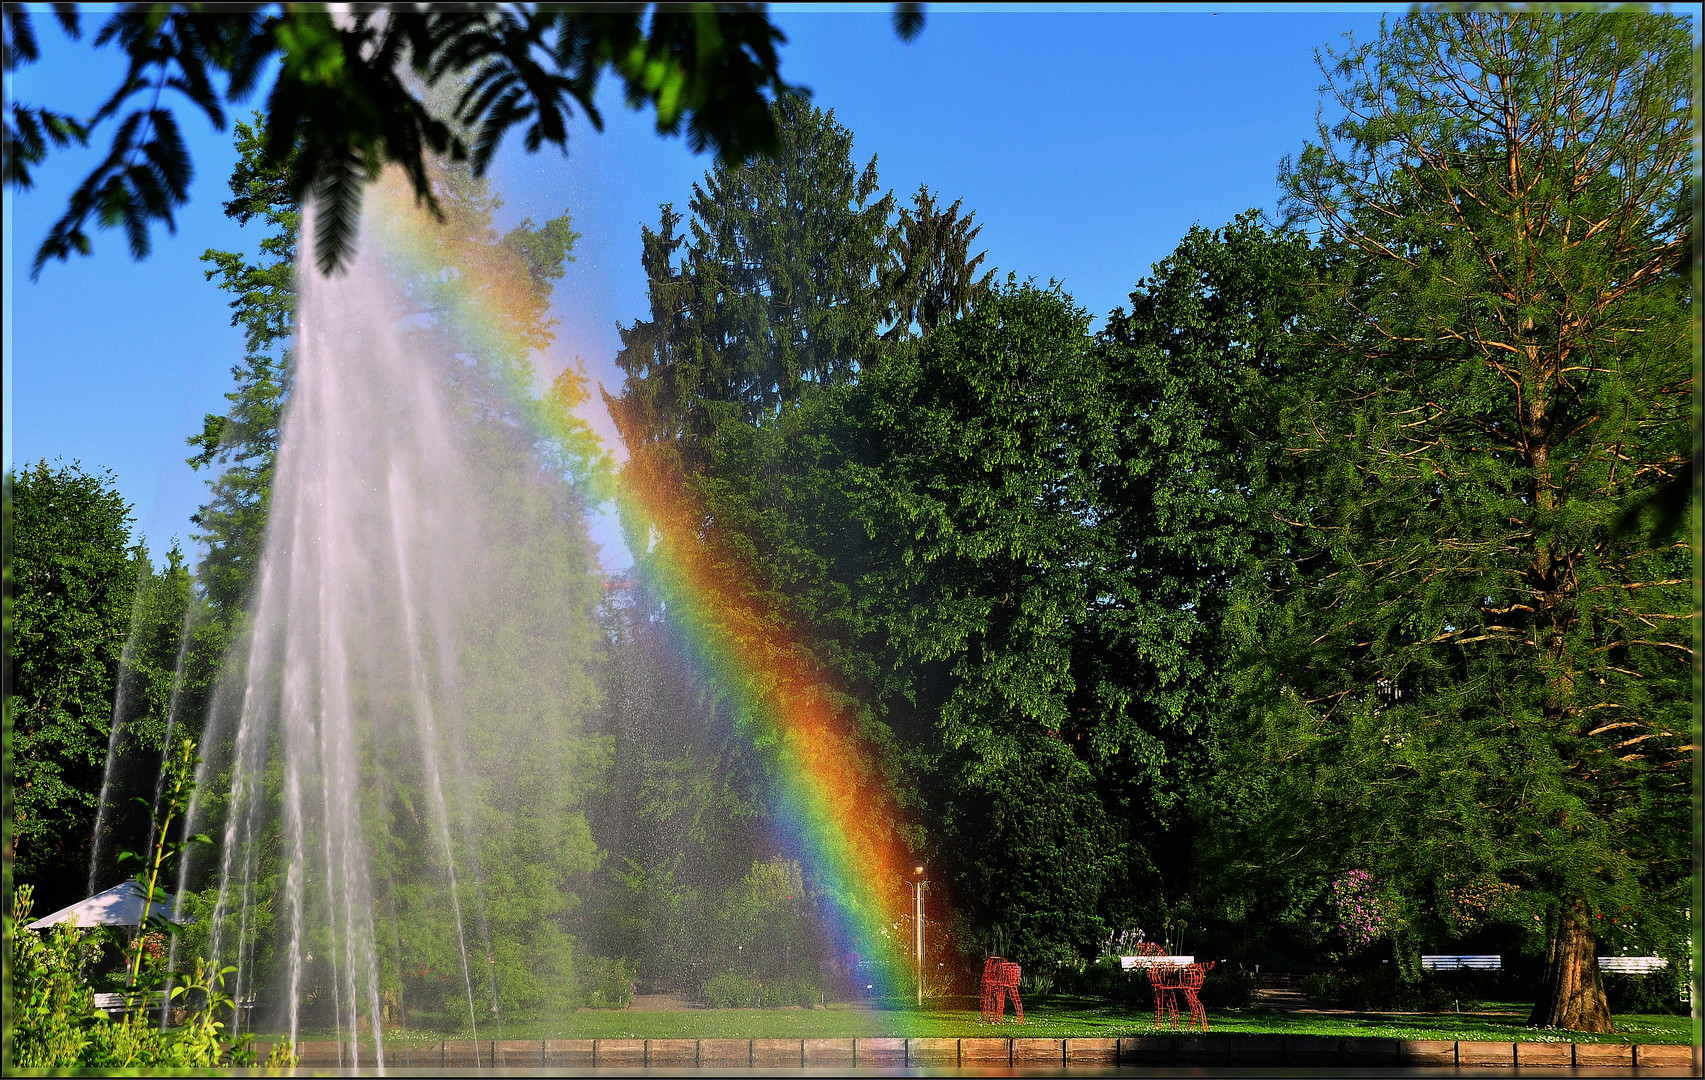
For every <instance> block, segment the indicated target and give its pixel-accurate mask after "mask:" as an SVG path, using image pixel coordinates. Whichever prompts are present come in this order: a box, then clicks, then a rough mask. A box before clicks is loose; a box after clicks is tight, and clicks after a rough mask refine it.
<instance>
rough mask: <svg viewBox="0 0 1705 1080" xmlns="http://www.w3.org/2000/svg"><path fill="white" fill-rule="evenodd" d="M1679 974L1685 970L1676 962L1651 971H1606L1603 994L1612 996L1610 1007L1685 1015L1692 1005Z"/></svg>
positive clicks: (1628, 1010)
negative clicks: (1643, 973) (1620, 972)
mask: <svg viewBox="0 0 1705 1080" xmlns="http://www.w3.org/2000/svg"><path fill="white" fill-rule="evenodd" d="M1678 975H1683V973H1681V972H1680V971H1679V970H1678V966H1677V965H1675V964H1671V965H1670V966H1669V967H1668V968H1665V969H1664V970H1662V971H1654V972H1652V973H1651V974H1650V975H1621V974H1606V975H1605V976H1604V996H1605V997H1606V998H1608V999H1609V1000H1610V1011H1611V1012H1613V1013H1661V1014H1666V1015H1670V1016H1682V1015H1686V1014H1687V1013H1688V1012H1690V1011H1691V1010H1692V1006H1691V1005H1689V1004H1688V1002H1687V999H1686V997H1685V996H1684V993H1685V984H1684V983H1683V982H1682V979H1681V978H1678ZM1683 977H1684V976H1683Z"/></svg>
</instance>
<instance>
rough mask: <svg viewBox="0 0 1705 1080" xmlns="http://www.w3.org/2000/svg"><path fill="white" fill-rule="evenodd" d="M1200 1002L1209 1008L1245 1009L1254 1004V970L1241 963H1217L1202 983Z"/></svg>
mask: <svg viewBox="0 0 1705 1080" xmlns="http://www.w3.org/2000/svg"><path fill="white" fill-rule="evenodd" d="M1202 1004H1203V1005H1204V1006H1206V1007H1207V1008H1210V1009H1247V1008H1249V1006H1251V1005H1253V1004H1255V972H1254V970H1253V969H1252V968H1247V967H1244V966H1243V965H1242V964H1218V965H1215V967H1214V970H1212V971H1210V972H1208V977H1207V979H1206V980H1205V981H1203V983H1202Z"/></svg>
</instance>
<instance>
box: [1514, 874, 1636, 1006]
mask: <svg viewBox="0 0 1705 1080" xmlns="http://www.w3.org/2000/svg"><path fill="white" fill-rule="evenodd" d="M1591 920H1592V912H1590V911H1589V910H1588V909H1587V902H1586V901H1585V900H1582V899H1579V898H1576V899H1572V900H1565V901H1564V902H1563V905H1562V907H1561V908H1560V909H1559V910H1558V912H1557V924H1556V926H1554V927H1553V928H1552V931H1551V941H1550V944H1549V945H1548V946H1547V948H1546V956H1545V981H1544V982H1543V983H1542V984H1541V985H1540V988H1539V1003H1538V1004H1536V1005H1535V1006H1534V1007H1533V1015H1532V1016H1529V1017H1528V1019H1527V1022H1528V1026H1529V1027H1545V1028H1565V1029H1567V1030H1569V1031H1587V1032H1596V1033H1601V1034H1609V1033H1612V1032H1614V1031H1615V1030H1616V1028H1615V1027H1614V1026H1613V1025H1612V1024H1611V1022H1610V1003H1609V1002H1608V1001H1606V1000H1605V997H1604V980H1603V979H1602V978H1600V976H1599V971H1598V935H1596V934H1595V933H1593V927H1592V922H1591Z"/></svg>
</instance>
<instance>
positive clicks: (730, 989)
mask: <svg viewBox="0 0 1705 1080" xmlns="http://www.w3.org/2000/svg"><path fill="white" fill-rule="evenodd" d="M703 994H704V998H705V1000H706V1001H708V1002H709V1003H710V1004H711V1006H712V1007H713V1008H717V1009H757V1008H770V1009H774V1008H780V1007H782V1006H784V1005H815V1004H817V1003H818V1002H820V1001H821V1000H822V999H823V992H822V989H821V988H820V987H818V986H816V985H815V984H813V983H810V982H808V981H806V980H804V979H772V980H770V981H768V982H765V981H762V980H759V979H755V978H753V977H751V976H750V975H740V974H737V973H735V972H732V971H725V972H723V973H722V974H720V975H713V976H711V977H710V978H708V979H706V980H705V983H704V987H703Z"/></svg>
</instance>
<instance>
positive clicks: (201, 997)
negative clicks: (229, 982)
mask: <svg viewBox="0 0 1705 1080" xmlns="http://www.w3.org/2000/svg"><path fill="white" fill-rule="evenodd" d="M31 901H32V890H31V888H30V886H28V885H24V886H21V887H19V888H18V890H17V892H16V893H14V895H13V899H12V910H11V912H10V913H9V914H8V915H7V916H6V918H5V920H4V923H5V938H6V948H7V949H8V950H9V951H10V953H11V956H10V960H11V968H12V971H11V974H12V987H11V994H12V1000H11V1003H10V1004H11V1009H10V1014H9V1020H10V1027H9V1029H8V1031H7V1039H8V1041H9V1042H10V1044H11V1053H12V1065H13V1066H14V1067H16V1068H20V1069H28V1070H32V1071H37V1070H39V1071H43V1072H68V1071H71V1070H73V1069H75V1070H79V1071H83V1070H89V1071H112V1070H119V1069H122V1070H126V1071H131V1070H134V1071H140V1072H144V1073H146V1072H152V1071H159V1070H162V1069H171V1070H179V1069H207V1068H214V1067H220V1066H232V1065H237V1066H245V1065H248V1066H252V1065H254V1064H256V1062H255V1055H254V1052H253V1051H252V1050H251V1049H250V1048H249V1043H250V1042H251V1041H252V1040H253V1038H254V1037H253V1036H252V1035H243V1036H240V1037H239V1038H238V1039H237V1040H236V1042H235V1044H227V1043H225V1042H224V1025H223V1024H222V1023H220V1022H219V1021H217V1020H215V1019H214V1016H215V1015H216V1014H217V1013H220V1012H223V1011H228V1010H229V1009H230V1007H231V999H230V997H229V996H227V995H226V994H225V993H224V975H225V973H224V972H215V971H211V970H209V969H208V968H207V967H206V966H205V965H203V964H201V963H199V962H198V963H197V965H196V970H195V973H194V975H193V976H190V977H188V978H184V979H182V985H180V986H179V987H178V988H177V991H176V995H177V996H178V997H180V998H182V999H184V1000H192V1001H195V1002H196V1003H197V1004H196V1006H195V1007H194V1008H193V1009H192V1010H191V1011H190V1013H189V1015H188V1016H187V1017H186V1018H185V1023H184V1025H183V1026H182V1027H180V1028H177V1029H174V1030H169V1031H162V1030H161V1029H160V1027H159V1025H157V1024H156V1023H155V1022H154V1019H153V1017H152V1015H149V1016H147V1017H144V1016H141V1015H139V1014H134V1013H133V1014H131V1015H130V1016H129V1017H127V1018H125V1019H123V1020H118V1021H113V1020H109V1019H107V1016H106V1014H105V1013H103V1012H100V1011H99V1010H97V1009H96V1008H95V998H94V991H93V990H92V989H91V988H90V987H89V985H88V984H87V983H85V982H84V981H83V979H82V978H81V977H80V975H79V974H78V969H79V966H80V963H79V961H80V955H79V954H80V953H82V952H84V951H85V949H84V946H85V942H84V938H83V933H82V931H80V930H78V929H77V928H76V927H75V926H74V925H71V924H68V923H59V924H57V925H55V926H54V927H53V928H52V929H51V930H50V931H48V933H47V934H46V935H42V934H38V933H36V932H35V931H34V930H30V929H27V928H26V926H25V924H26V923H27V922H28V921H29V915H30V906H31ZM227 970H229V969H227ZM186 991H187V992H186ZM264 1064H265V1066H266V1067H269V1068H283V1067H287V1066H289V1065H292V1064H294V1058H293V1057H292V1056H291V1053H290V1047H289V1046H288V1044H286V1043H280V1044H279V1046H278V1047H277V1048H275V1051H274V1053H273V1054H272V1056H271V1057H269V1058H268V1059H267V1061H266V1062H265V1063H264Z"/></svg>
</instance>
